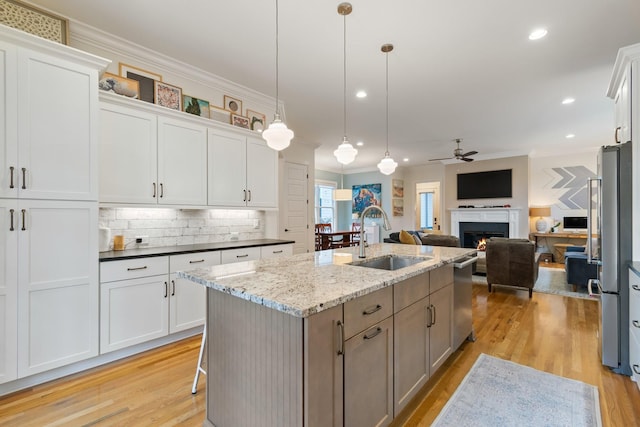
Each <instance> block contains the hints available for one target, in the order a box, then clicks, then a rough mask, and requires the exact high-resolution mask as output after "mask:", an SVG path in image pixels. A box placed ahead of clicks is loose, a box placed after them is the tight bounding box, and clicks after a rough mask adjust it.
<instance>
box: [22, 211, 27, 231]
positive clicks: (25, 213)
mask: <svg viewBox="0 0 640 427" xmlns="http://www.w3.org/2000/svg"><path fill="white" fill-rule="evenodd" d="M26 215H27V210H26V209H22V231H26V230H27V219H26Z"/></svg>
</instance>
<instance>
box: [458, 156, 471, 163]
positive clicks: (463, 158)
mask: <svg viewBox="0 0 640 427" xmlns="http://www.w3.org/2000/svg"><path fill="white" fill-rule="evenodd" d="M460 160H464V161H465V162H473V159H470V158H468V157H460Z"/></svg>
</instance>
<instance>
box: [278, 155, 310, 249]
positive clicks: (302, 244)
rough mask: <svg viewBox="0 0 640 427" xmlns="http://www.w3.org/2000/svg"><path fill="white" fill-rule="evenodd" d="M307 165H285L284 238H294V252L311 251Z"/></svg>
mask: <svg viewBox="0 0 640 427" xmlns="http://www.w3.org/2000/svg"><path fill="white" fill-rule="evenodd" d="M308 181H309V178H308V170H307V165H303V164H299V163H290V162H285V165H284V193H285V194H284V199H285V204H284V206H285V209H284V212H283V215H282V217H283V224H284V229H283V230H282V231H283V232H284V233H283V234H282V238H284V239H290V240H294V241H295V243H294V244H293V253H294V254H300V253H306V252H309V250H310V249H309V245H308V235H309V227H308V223H309V221H308V218H309V215H308V206H309V203H308V202H309V198H308V197H307V185H308Z"/></svg>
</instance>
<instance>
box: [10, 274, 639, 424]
mask: <svg viewBox="0 0 640 427" xmlns="http://www.w3.org/2000/svg"><path fill="white" fill-rule="evenodd" d="M473 294H474V297H473V299H474V328H475V331H476V335H477V340H476V341H475V342H473V343H471V342H466V343H464V344H463V345H462V347H461V348H460V349H459V350H458V351H456V352H455V353H454V355H453V356H452V357H451V358H450V359H449V361H448V362H447V364H446V365H445V366H444V368H443V369H442V370H441V371H440V373H439V374H437V376H436V377H435V378H434V379H432V381H431V383H430V384H431V385H432V386H433V389H432V391H431V392H430V393H429V394H428V395H427V396H426V397H425V398H424V399H422V401H421V402H419V403H417V404H416V405H415V406H416V409H415V411H414V412H413V413H412V414H411V415H410V416H409V417H408V419H405V420H401V422H398V423H395V424H398V425H405V426H428V425H430V424H431V422H432V421H433V420H434V419H435V417H436V416H437V415H438V413H439V412H440V410H441V409H442V407H443V406H444V404H445V403H446V401H447V399H448V398H449V397H450V396H451V395H452V394H453V392H454V391H455V389H456V387H457V386H458V385H459V384H460V382H461V381H462V379H463V378H464V376H465V375H466V373H467V372H468V371H469V369H470V368H471V366H472V365H473V363H474V362H475V360H476V358H477V357H478V355H479V354H480V353H486V354H490V355H493V356H496V357H500V358H503V359H508V360H512V361H514V362H517V363H521V364H523V365H527V366H531V367H533V368H536V369H540V370H543V371H546V372H551V373H554V374H557V375H561V376H564V377H568V378H573V379H576V380H580V381H584V382H586V383H589V384H593V385H596V386H597V387H598V389H599V392H600V408H601V412H602V419H603V425H604V426H632V425H638V423H640V391H638V388H637V387H636V384H635V383H633V382H631V381H630V380H629V378H627V377H623V376H620V375H616V374H612V373H611V372H610V371H609V370H608V369H606V368H604V367H602V366H601V364H600V361H599V356H598V352H597V348H598V347H597V345H598V337H597V333H598V305H597V303H596V302H595V301H590V300H583V299H576V298H568V297H561V296H556V295H545V294H540V293H534V294H533V298H532V299H529V298H528V293H527V292H526V291H524V290H515V289H508V288H500V287H498V288H497V289H496V290H495V291H494V292H493V293H492V294H488V293H487V289H486V286H480V285H474V289H473ZM199 344H200V339H199V337H194V338H190V339H187V340H184V341H182V342H180V343H176V344H172V345H169V346H166V347H163V348H161V349H157V350H153V351H149V352H146V353H144V354H142V355H138V356H135V357H132V358H129V359H126V360H124V361H120V362H116V363H113V364H110V365H108V366H105V367H100V368H96V369H93V370H91V371H88V372H85V373H82V374H77V375H74V376H71V377H67V378H64V379H61V380H57V381H53V382H51V383H48V384H44V385H41V386H37V387H33V388H31V389H29V390H24V391H21V392H18V393H14V394H12V395H9V396H5V397H2V398H0V425H2V426H47V425H49V426H114V425H117V426H147V425H159V426H164V425H166V426H173V425H183V426H200V425H202V421H203V419H204V399H205V390H204V385H205V381H204V380H203V378H201V381H200V383H199V385H198V393H197V394H196V395H192V394H191V383H192V380H193V375H194V373H195V364H196V359H197V357H198V350H199ZM531 392H532V393H535V390H531ZM508 405H509V402H505V406H508Z"/></svg>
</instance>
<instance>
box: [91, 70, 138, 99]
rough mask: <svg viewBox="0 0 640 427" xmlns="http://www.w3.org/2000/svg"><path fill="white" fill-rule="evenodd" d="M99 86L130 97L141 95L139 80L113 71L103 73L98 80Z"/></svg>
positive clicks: (101, 88)
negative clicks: (112, 72)
mask: <svg viewBox="0 0 640 427" xmlns="http://www.w3.org/2000/svg"><path fill="white" fill-rule="evenodd" d="M98 88H100V90H104V91H107V92H114V93H117V94H118V95H124V96H128V97H129V98H139V97H140V83H139V82H138V81H136V80H132V79H128V78H126V77H121V76H116V75H115V74H111V73H104V74H102V77H101V78H100V81H99V82H98Z"/></svg>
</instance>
